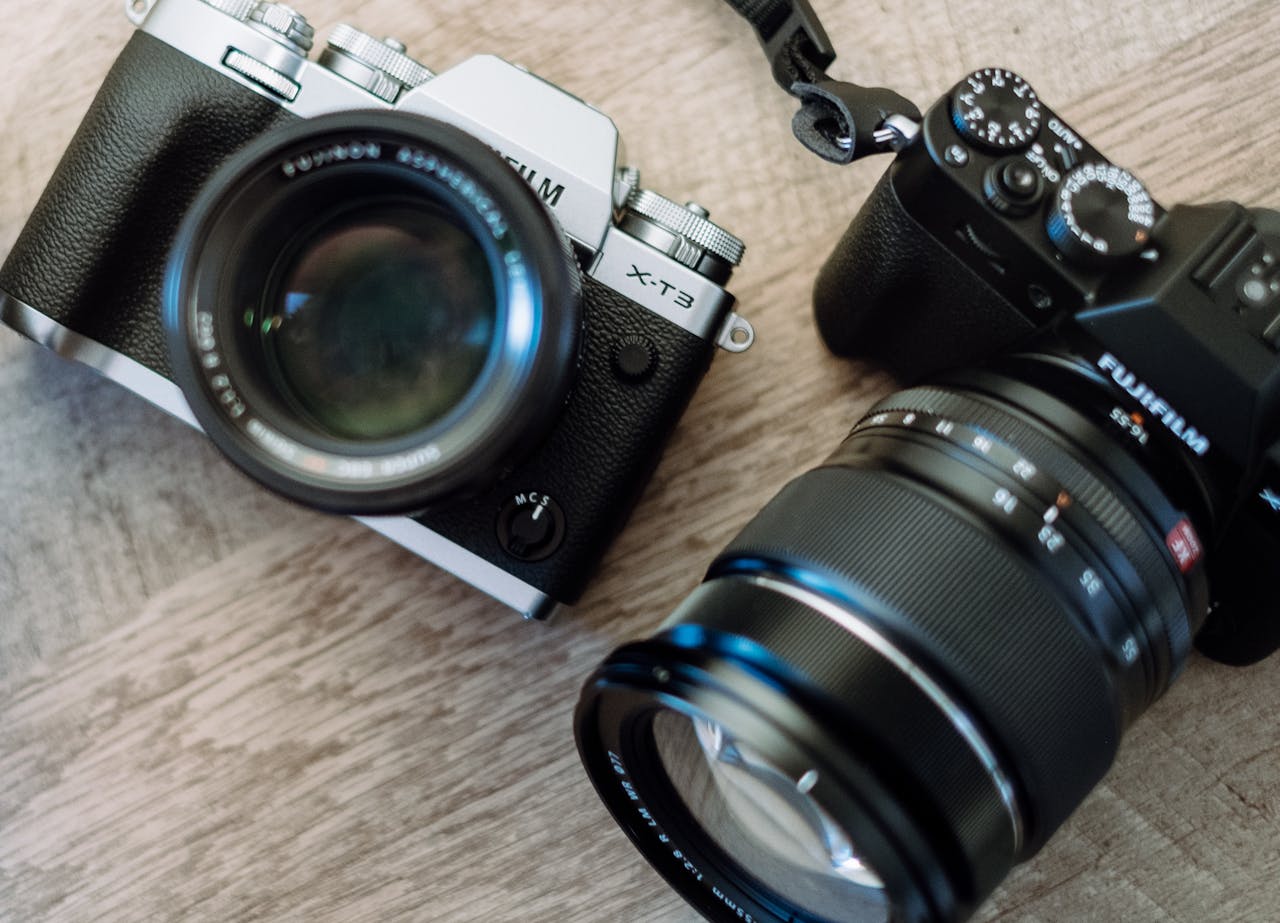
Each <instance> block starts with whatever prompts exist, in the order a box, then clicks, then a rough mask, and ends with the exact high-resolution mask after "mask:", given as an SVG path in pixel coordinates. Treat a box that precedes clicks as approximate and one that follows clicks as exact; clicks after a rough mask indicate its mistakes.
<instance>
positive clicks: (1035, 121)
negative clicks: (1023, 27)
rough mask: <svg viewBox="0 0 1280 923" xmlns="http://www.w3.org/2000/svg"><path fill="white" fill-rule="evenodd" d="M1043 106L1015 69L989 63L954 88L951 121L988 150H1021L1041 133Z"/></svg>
mask: <svg viewBox="0 0 1280 923" xmlns="http://www.w3.org/2000/svg"><path fill="white" fill-rule="evenodd" d="M1043 115H1044V107H1043V106H1041V104H1040V99H1039V97H1037V96H1036V91H1035V90H1033V89H1031V85H1030V84H1029V83H1027V82H1026V81H1025V80H1023V79H1022V78H1021V77H1019V76H1018V75H1017V74H1015V73H1014V72H1013V71H1010V70H1004V69H1002V68H998V67H986V68H983V69H982V70H980V71H974V72H973V73H972V74H970V75H969V76H968V77H966V78H964V80H961V81H960V83H958V84H957V85H956V87H955V89H954V90H952V91H951V123H952V124H953V125H954V126H955V129H956V131H958V132H959V133H960V136H961V137H962V138H964V139H965V140H967V141H971V142H973V143H974V144H976V145H977V146H978V147H981V148H985V149H986V150H989V151H1010V152H1012V151H1020V150H1022V149H1023V148H1027V147H1030V146H1031V144H1032V142H1033V141H1035V139H1036V135H1038V134H1039V133H1040V122H1041V120H1042V118H1043Z"/></svg>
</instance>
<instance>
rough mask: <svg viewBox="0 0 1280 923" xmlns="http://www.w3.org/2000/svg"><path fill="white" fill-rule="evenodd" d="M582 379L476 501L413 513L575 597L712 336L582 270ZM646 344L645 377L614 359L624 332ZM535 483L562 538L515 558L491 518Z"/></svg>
mask: <svg viewBox="0 0 1280 923" xmlns="http://www.w3.org/2000/svg"><path fill="white" fill-rule="evenodd" d="M582 307H583V330H582V345H581V353H580V357H579V363H578V374H577V379H576V381H575V382H574V386H573V390H572V392H571V393H570V395H569V400H568V401H567V403H566V404H565V406H564V408H563V411H562V413H561V416H560V419H559V421H558V422H557V423H556V425H555V427H554V428H553V429H552V430H551V433H550V434H549V435H548V436H547V439H546V441H545V442H544V443H543V444H542V445H541V446H540V447H539V448H538V449H537V450H536V451H535V452H534V453H533V455H532V456H531V457H530V458H529V459H527V460H526V461H525V462H524V463H522V464H521V465H520V466H519V467H518V468H517V469H516V470H515V471H514V472H512V473H511V474H509V475H508V476H507V477H506V478H504V479H502V480H501V481H499V482H498V483H497V484H495V485H494V486H493V487H491V488H490V489H489V490H487V491H485V492H484V493H483V494H481V495H480V496H478V497H475V498H473V500H472V501H471V502H468V503H461V504H454V505H451V506H448V507H445V508H441V509H435V510H430V511H428V512H426V513H423V514H422V515H420V516H416V517H414V518H415V519H416V520H417V521H418V522H420V523H421V524H422V525H425V526H426V527H428V528H429V529H432V530H433V531H435V532H437V533H439V534H441V535H444V536H445V537H446V538H449V539H451V540H452V541H454V542H457V543H458V544H461V545H464V546H465V547H467V548H469V549H470V550H472V551H473V552H475V553H476V554H478V555H479V556H480V557H482V558H484V559H486V560H487V561H489V562H490V563H493V564H496V565H497V566H498V567H501V568H502V569H503V570H505V571H507V572H508V573H510V574H512V575H514V576H515V577H517V578H519V579H520V580H523V581H525V582H526V583H528V584H530V585H532V586H535V587H537V588H538V589H540V590H543V591H544V592H546V593H548V594H549V595H550V596H552V597H553V598H554V599H556V600H558V601H560V602H563V603H569V604H572V603H574V602H576V601H577V599H578V598H579V597H580V596H581V595H582V591H583V589H584V587H585V586H586V583H587V580H588V579H589V578H590V577H591V575H592V573H593V572H594V571H595V569H596V566H597V565H598V564H599V562H600V559H601V558H602V557H603V556H604V553H605V551H606V549H607V548H608V547H609V545H610V543H611V542H612V541H613V539H614V537H615V536H616V535H617V534H618V533H619V532H620V531H622V527H623V526H624V525H625V524H626V521H627V518H628V517H629V516H630V514H631V510H632V508H633V507H634V506H635V504H636V502H637V501H638V500H639V498H640V494H641V492H642V491H643V490H644V488H645V486H646V485H647V484H648V482H649V479H650V476H651V475H652V473H653V469H654V468H655V467H656V465H657V463H658V461H659V459H660V458H661V457H662V451H663V449H664V448H665V446H666V444H667V441H668V440H669V438H670V437H671V434H672V432H673V431H674V430H675V427H676V424H677V423H678V422H679V421H680V418H681V416H682V415H683V414H684V411H685V408H686V407H687V406H688V404H689V401H690V400H691V399H692V397H693V394H694V391H695V390H696V389H697V387H698V384H699V382H701V380H702V378H703V376H704V375H705V374H706V371H707V369H708V367H709V366H710V363H711V358H712V355H713V354H714V353H715V351H716V347H715V344H714V343H713V342H711V341H709V340H705V339H703V338H702V337H699V336H696V335H695V334H692V333H690V332H688V331H687V330H683V329H681V328H680V327H677V326H676V325H675V324H672V323H671V322H669V321H667V320H664V319H663V318H661V317H659V316H658V315H656V314H654V313H653V312H652V311H650V310H649V309H647V308H645V307H642V306H641V305H638V304H636V303H635V302H633V301H631V300H630V299H629V298H627V297H626V296H624V295H622V294H621V293H619V292H617V291H615V290H613V289H612V288H609V287H608V286H606V285H603V284H601V283H600V282H597V281H596V280H595V279H593V278H591V277H590V276H585V277H584V278H583V293H582ZM627 340H631V341H633V342H635V341H639V342H644V343H646V344H647V345H648V346H649V347H650V348H651V349H652V350H653V354H654V355H655V357H656V359H655V362H654V365H653V368H652V371H651V374H650V375H649V377H648V378H646V379H645V380H643V381H628V380H626V379H625V377H624V376H623V375H621V374H620V373H619V371H618V369H617V367H616V365H615V362H614V359H613V354H614V350H615V349H616V347H617V346H618V344H620V343H621V342H623V341H627ZM530 490H534V491H538V492H540V493H545V494H547V495H548V496H550V497H553V498H554V499H555V500H556V501H557V502H558V503H559V504H560V506H561V507H562V508H563V510H564V515H565V519H566V522H567V527H566V530H565V537H564V544H563V545H562V546H561V547H560V549H559V550H558V551H556V553H555V554H553V555H551V556H550V557H548V558H546V559H545V560H541V561H519V560H516V559H515V558H513V557H511V556H510V555H509V554H507V553H506V552H505V551H504V550H503V549H502V547H501V545H500V544H499V542H498V537H497V533H496V530H495V528H494V521H495V519H494V517H495V515H496V513H497V511H498V510H499V509H500V508H501V507H502V505H503V503H505V502H506V501H507V500H508V499H509V498H510V497H511V496H512V495H514V494H516V493H519V492H522V491H530Z"/></svg>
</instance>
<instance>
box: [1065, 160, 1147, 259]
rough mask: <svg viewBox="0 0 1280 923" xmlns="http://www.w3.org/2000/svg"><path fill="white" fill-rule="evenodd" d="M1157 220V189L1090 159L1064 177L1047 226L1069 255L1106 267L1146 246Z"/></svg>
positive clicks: (1129, 174) (1128, 173)
mask: <svg viewBox="0 0 1280 923" xmlns="http://www.w3.org/2000/svg"><path fill="white" fill-rule="evenodd" d="M1155 223H1156V206H1155V203H1154V202H1153V201H1152V200H1151V194H1150V193H1149V192H1147V187H1146V186H1144V185H1142V183H1141V182H1139V181H1138V179H1137V178H1136V177H1135V176H1134V175H1133V174H1132V173H1130V172H1129V171H1128V170H1124V169H1121V168H1120V167H1117V166H1115V165H1114V164H1109V163H1086V164H1084V165H1082V166H1079V167H1076V168H1075V169H1074V170H1072V171H1071V172H1070V173H1068V174H1067V175H1066V176H1065V177H1064V178H1063V180H1062V185H1061V186H1060V187H1059V188H1058V195H1057V197H1056V198H1055V199H1054V202H1053V207H1052V208H1051V209H1050V211H1049V218H1048V221H1047V222H1046V224H1045V230H1046V231H1048V233H1049V239H1050V240H1052V241H1053V243H1054V246H1056V247H1057V248H1058V249H1059V250H1060V251H1062V254H1063V256H1066V257H1067V258H1069V259H1071V260H1073V261H1075V262H1078V263H1082V264H1086V265H1091V266H1100V265H1103V264H1106V263H1110V262H1112V261H1114V260H1119V259H1124V258H1125V257H1130V256H1133V255H1134V254H1136V253H1140V252H1142V251H1143V250H1145V249H1146V247H1147V245H1148V244H1149V243H1150V242H1151V228H1152V227H1153V226H1154V225H1155Z"/></svg>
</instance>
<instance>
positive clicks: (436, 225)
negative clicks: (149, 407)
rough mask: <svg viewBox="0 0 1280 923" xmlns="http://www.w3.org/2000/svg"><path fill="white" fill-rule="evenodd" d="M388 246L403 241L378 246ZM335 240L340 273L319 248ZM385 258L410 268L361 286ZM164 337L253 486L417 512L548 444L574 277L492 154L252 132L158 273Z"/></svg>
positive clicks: (574, 319) (391, 130)
mask: <svg viewBox="0 0 1280 923" xmlns="http://www.w3.org/2000/svg"><path fill="white" fill-rule="evenodd" d="M347 232H350V233H347ZM379 235H381V237H379ZM389 235H399V237H398V238H396V239H400V240H406V241H409V242H410V245H409V246H404V247H400V248H399V249H398V252H392V251H396V249H397V248H395V247H392V246H391V245H390V244H386V243H385V240H384V245H383V246H382V249H381V251H378V248H377V247H374V246H372V244H373V243H376V242H377V241H378V240H383V239H384V238H386V239H391V238H390V236H389ZM338 242H341V243H342V245H343V246H344V247H345V248H346V251H345V258H346V260H347V263H348V264H350V265H347V266H346V270H344V273H345V274H344V273H339V272H338V269H340V268H341V266H339V260H337V259H336V258H335V255H334V254H332V253H329V252H327V251H325V252H323V253H321V254H319V255H317V254H316V253H314V252H312V251H314V250H315V248H316V247H317V246H318V247H320V249H321V251H324V248H325V247H329V248H331V249H332V248H333V247H336V246H337V243H338ZM353 247H355V248H363V249H364V250H365V251H369V252H365V253H354V254H353V252H352V248H353ZM375 251H377V252H375ZM378 252H381V253H382V254H383V255H390V256H392V257H393V258H394V259H398V260H400V261H401V264H404V265H403V266H402V269H401V270H396V269H395V267H394V266H387V265H384V266H382V267H381V275H380V276H377V277H376V278H377V279H379V280H381V281H378V282H377V284H374V281H372V280H374V278H375V275H376V274H375V273H374V270H375V269H377V268H378V267H377V266H373V267H372V268H371V265H372V264H374V263H377V262H378V260H377V256H378ZM308 255H309V256H308ZM338 255H343V254H338ZM357 257H358V258H357ZM406 261H408V262H406ZM384 262H385V261H384ZM299 266H303V267H304V268H306V269H307V271H306V272H303V273H301V274H299V273H298V272H297V269H298V267H299ZM317 266H319V267H320V269H317V268H316V267H317ZM320 270H325V271H320ZM335 273H336V274H337V275H336V276H335ZM468 273H470V274H473V275H474V274H477V273H479V274H482V275H483V277H484V278H482V279H469V280H460V279H458V278H457V277H458V275H459V274H468ZM373 300H376V301H377V303H372V301H373ZM404 311H416V312H419V314H420V316H419V317H417V318H409V319H406V318H404V317H403V316H398V314H402V312H404ZM165 323H166V327H167V328H168V332H169V344H170V353H171V364H172V366H173V370H174V374H175V378H176V380H177V382H178V383H179V384H180V385H181V386H182V389H183V392H184V394H185V395H186V397H187V400H188V403H189V404H190V405H191V407H192V410H193V412H194V413H195V416H196V418H197V419H198V420H199V422H200V424H201V426H202V427H203V428H204V429H205V431H206V432H207V433H208V434H209V436H210V437H211V438H212V439H213V441H214V442H215V443H216V444H217V445H218V446H219V448H221V449H222V450H223V452H224V453H225V454H226V455H227V456H228V457H229V458H230V459H231V460H232V461H233V462H235V463H236V464H237V466H239V467H240V468H241V469H243V470H244V471H245V472H246V473H248V474H250V475H251V476H253V477H254V478H256V479H257V480H259V481H260V482H261V483H263V484H265V485H266V486H268V487H270V488H272V489H273V490H275V491H277V492H278V493H281V494H283V495H285V496H287V497H289V498H291V499H294V500H296V501H299V502H301V503H304V504H307V505H309V506H313V507H318V508H320V509H325V510H328V511H331V512H340V513H350V514H357V515H383V514H393V513H406V512H417V511H421V510H423V509H426V508H428V507H432V506H438V505H440V504H443V503H447V502H451V501H455V500H457V499H460V498H462V497H465V496H469V495H471V494H473V493H475V492H476V491H478V490H480V489H483V488H484V487H487V486H488V485H489V484H490V483H492V482H493V481H494V480H496V479H497V477H499V476H500V475H501V473H502V472H503V471H505V470H508V469H509V468H511V467H512V466H513V465H515V464H518V463H519V462H520V461H522V460H523V458H524V457H526V456H527V455H528V454H529V453H530V452H532V451H533V449H534V448H535V447H536V446H537V445H538V444H539V443H540V442H541V441H542V440H543V439H544V438H545V437H546V435H547V432H548V431H549V430H550V428H551V426H552V425H553V423H554V421H555V420H556V419H557V418H558V415H559V412H560V409H561V406H562V404H563V402H564V400H565V398H566V397H567V394H568V391H569V388H570V387H571V386H572V383H573V376H574V372H575V370H576V359H577V355H576V354H577V349H578V344H579V340H580V331H581V323H582V318H581V305H580V278H579V270H578V266H577V264H576V262H575V261H574V259H573V256H572V254H571V252H570V250H569V248H568V244H567V242H566V240H565V238H564V235H563V233H562V232H561V230H560V228H559V227H558V226H557V225H556V223H555V220H554V219H553V218H552V216H551V214H550V213H549V211H548V209H547V208H546V206H545V205H544V204H543V203H542V202H541V200H540V199H539V198H538V196H537V194H536V193H535V192H534V191H533V190H532V189H530V188H529V185H528V184H527V183H526V182H524V180H522V179H521V178H520V176H519V175H518V174H517V173H516V172H515V171H514V170H512V169H511V167H510V166H509V165H508V164H507V163H505V162H504V161H503V160H502V158H501V157H500V156H498V155H497V154H496V153H495V152H494V151H493V150H492V149H490V148H489V147H488V146H487V145H486V144H484V143H483V142H481V141H480V140H478V139H477V138H475V137H472V136H471V135H468V134H466V133H465V132H463V131H461V130H459V129H457V128H455V127H453V126H451V125H448V124H445V123H443V122H439V121H436V120H433V119H429V118H424V117H422V116H416V115H411V114H408V113H402V112H384V111H377V112H364V111H356V112H342V113H335V114H332V115H328V116H322V117H319V118H316V119H308V120H302V121H298V122H293V123H290V124H289V125H287V126H285V127H283V128H280V129H277V130H275V131H272V132H268V133H266V134H264V135H263V136H261V137H260V138H257V139H256V140H255V141H253V142H252V143H251V144H249V145H247V146H246V147H245V148H244V149H242V150H241V151H239V152H237V153H236V154H234V155H233V156H232V157H231V158H230V159H229V160H228V161H227V163H226V164H225V165H224V166H223V167H222V168H221V169H220V170H219V171H218V172H217V173H216V174H215V175H214V176H213V177H212V178H211V179H210V180H209V182H208V183H207V184H206V186H205V188H204V189H203V190H202V192H201V194H200V196H199V197H198V198H197V200H196V202H195V203H194V204H193V206H192V208H191V210H190V212H189V213H188V215H187V217H186V219H185V220H184V222H183V224H182V227H181V228H180V230H179V233H178V236H177V239H176V241H175V244H174V247H173V251H172V253H171V256H170V259H169V269H168V278H167V282H166V305H165ZM275 328H283V329H279V330H277V329H275ZM437 328H438V329H439V330H443V332H442V333H440V334H439V335H438V336H437V335H436V334H433V333H431V331H432V330H434V329H437ZM291 329H292V330H294V331H296V336H297V339H295V340H294V341H290V342H287V343H286V342H273V341H278V340H279V337H281V336H287V335H288V334H289V331H290V330H291ZM401 334H403V335H401ZM335 337H341V338H343V339H344V340H345V341H346V342H343V343H334V342H331V341H332V340H333V339H334V338H335ZM326 338H328V340H329V341H330V342H324V341H325V340H326ZM450 338H452V339H450ZM479 339H484V340H486V342H472V341H474V340H479ZM264 341H265V345H264ZM414 342H417V343H419V344H422V349H421V350H420V351H421V353H422V355H421V356H415V355H413V353H414V349H413V345H412V344H413V343H414ZM450 344H453V346H451V345H450ZM454 346H456V347H457V348H453V347H454ZM362 350H363V351H362ZM378 350H381V351H382V353H383V354H384V355H383V356H382V357H381V358H379V357H378V356H377V355H374V354H373V352H374V351H378ZM312 353H314V355H311V354H312ZM464 353H465V354H466V355H463V354H464ZM282 359H283V360H285V361H284V362H283V363H282V361H281V360H282ZM463 360H465V361H463ZM339 376H340V377H341V379H342V380H326V378H330V379H333V378H336V377H339ZM402 382H403V383H404V384H405V388H407V389H413V388H421V389H423V390H424V393H423V394H421V395H415V394H406V395H403V396H402V395H401V391H400V383H402ZM307 389H312V390H314V391H315V392H316V393H299V391H300V390H301V391H307ZM427 390H430V391H432V392H433V393H432V394H426V393H425V391H427ZM363 414H369V415H378V414H382V415H385V418H386V419H385V420H383V421H377V420H367V421H366V420H361V419H354V417H356V416H360V415H363Z"/></svg>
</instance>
